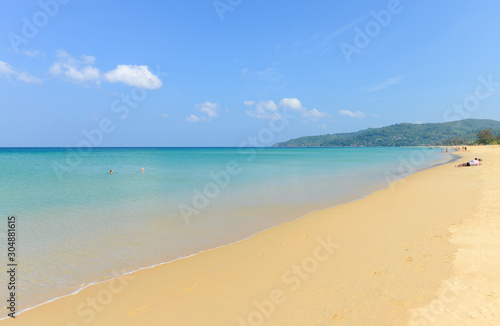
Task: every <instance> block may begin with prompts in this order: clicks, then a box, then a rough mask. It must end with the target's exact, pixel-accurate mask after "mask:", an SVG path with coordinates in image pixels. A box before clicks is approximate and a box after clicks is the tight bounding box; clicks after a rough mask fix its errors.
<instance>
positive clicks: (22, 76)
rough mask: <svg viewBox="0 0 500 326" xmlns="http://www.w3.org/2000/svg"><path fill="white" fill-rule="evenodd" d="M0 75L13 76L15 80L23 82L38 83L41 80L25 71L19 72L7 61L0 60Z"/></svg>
mask: <svg viewBox="0 0 500 326" xmlns="http://www.w3.org/2000/svg"><path fill="white" fill-rule="evenodd" d="M0 77H6V78H10V77H15V78H16V79H17V80H19V81H22V82H25V83H31V84H33V83H35V84H40V83H41V82H42V80H41V79H39V78H37V77H35V76H32V75H30V74H28V73H26V72H19V71H17V70H16V69H15V68H14V67H12V66H11V65H9V64H8V63H7V62H4V61H1V60H0Z"/></svg>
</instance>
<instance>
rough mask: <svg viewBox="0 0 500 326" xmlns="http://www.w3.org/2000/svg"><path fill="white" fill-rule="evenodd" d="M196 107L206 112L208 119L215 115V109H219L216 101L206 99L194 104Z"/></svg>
mask: <svg viewBox="0 0 500 326" xmlns="http://www.w3.org/2000/svg"><path fill="white" fill-rule="evenodd" d="M196 107H197V108H198V110H199V111H200V112H203V113H206V114H207V115H208V118H209V119H210V118H216V117H217V110H218V109H219V108H218V105H217V103H211V102H208V101H207V102H205V103H202V104H196Z"/></svg>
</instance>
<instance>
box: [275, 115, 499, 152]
mask: <svg viewBox="0 0 500 326" xmlns="http://www.w3.org/2000/svg"><path fill="white" fill-rule="evenodd" d="M481 129H491V130H493V132H494V133H495V134H498V133H499V132H500V122H499V121H495V120H483V119H481V120H480V119H466V120H460V121H452V122H444V123H423V124H412V123H398V124H395V125H392V126H388V127H382V128H370V129H365V130H361V131H357V132H352V133H340V134H329V135H321V136H308V137H301V138H296V139H291V140H289V141H286V142H283V143H277V144H275V145H274V146H275V147H341V146H367V147H368V146H421V145H431V146H437V145H458V144H468V143H471V142H473V141H475V140H476V137H477V132H478V131H479V130H481Z"/></svg>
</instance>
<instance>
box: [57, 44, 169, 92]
mask: <svg viewBox="0 0 500 326" xmlns="http://www.w3.org/2000/svg"><path fill="white" fill-rule="evenodd" d="M57 58H58V60H57V61H56V62H55V63H54V64H53V65H52V66H51V67H50V70H49V71H50V73H51V74H52V75H53V76H57V77H64V78H65V79H67V80H69V81H72V82H76V83H83V84H89V83H90V84H96V85H100V83H101V81H103V80H104V81H108V82H110V83H123V84H125V85H129V86H135V87H139V88H145V89H158V88H160V87H162V86H163V84H162V82H161V80H160V79H159V78H158V77H157V76H155V75H154V74H153V73H151V71H149V69H148V67H147V66H138V65H118V66H117V67H116V68H115V69H113V70H110V71H108V72H106V73H101V71H100V70H99V69H98V68H96V67H95V66H94V64H95V62H96V58H95V57H94V56H91V55H85V54H84V55H81V56H80V57H78V58H75V57H73V56H72V55H71V54H69V53H67V52H66V51H63V50H58V51H57Z"/></svg>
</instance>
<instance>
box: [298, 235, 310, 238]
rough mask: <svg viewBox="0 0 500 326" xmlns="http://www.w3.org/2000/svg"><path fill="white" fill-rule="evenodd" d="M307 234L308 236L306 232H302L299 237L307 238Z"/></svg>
mask: <svg viewBox="0 0 500 326" xmlns="http://www.w3.org/2000/svg"><path fill="white" fill-rule="evenodd" d="M308 236H309V235H308V234H303V235H301V236H300V237H301V238H307V237H308Z"/></svg>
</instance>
